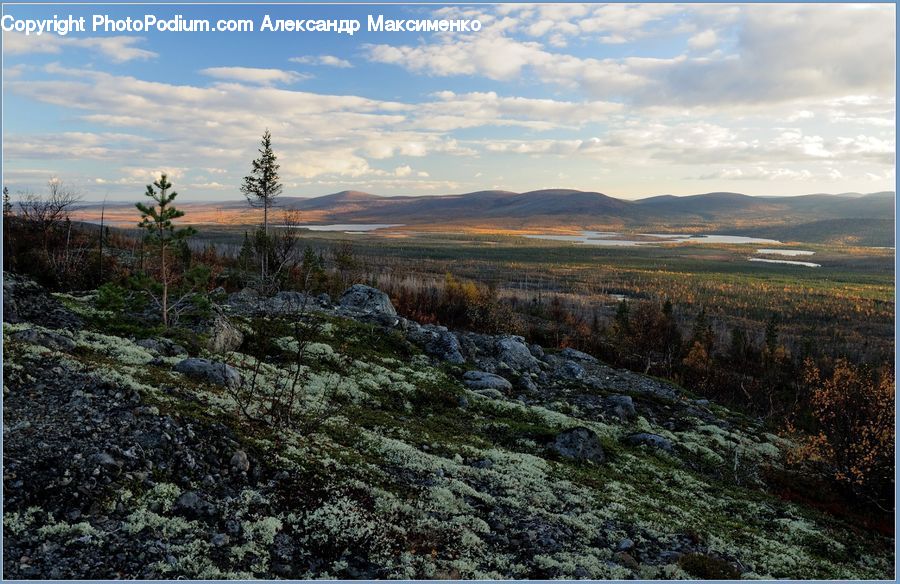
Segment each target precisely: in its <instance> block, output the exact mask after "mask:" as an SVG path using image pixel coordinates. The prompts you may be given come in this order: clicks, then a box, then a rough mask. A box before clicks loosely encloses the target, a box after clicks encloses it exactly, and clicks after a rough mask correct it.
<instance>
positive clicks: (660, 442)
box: [625, 432, 673, 452]
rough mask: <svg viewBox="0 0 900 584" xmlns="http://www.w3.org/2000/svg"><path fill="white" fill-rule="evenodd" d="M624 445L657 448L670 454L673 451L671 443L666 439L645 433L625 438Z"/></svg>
mask: <svg viewBox="0 0 900 584" xmlns="http://www.w3.org/2000/svg"><path fill="white" fill-rule="evenodd" d="M625 443H626V444H629V445H631V446H640V445H645V446H650V447H651V448H659V449H660V450H665V451H666V452H672V450H673V447H672V442H671V441H670V440H669V439H668V438H663V437H662V436H659V435H658V434H650V433H647V432H641V433H639V434H631V435H629V436H626V437H625Z"/></svg>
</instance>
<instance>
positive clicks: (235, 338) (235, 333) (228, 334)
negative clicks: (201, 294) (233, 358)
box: [200, 307, 244, 355]
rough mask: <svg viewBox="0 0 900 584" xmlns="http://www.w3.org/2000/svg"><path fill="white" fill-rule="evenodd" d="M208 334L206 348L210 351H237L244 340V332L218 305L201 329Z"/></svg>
mask: <svg viewBox="0 0 900 584" xmlns="http://www.w3.org/2000/svg"><path fill="white" fill-rule="evenodd" d="M200 332H202V333H204V334H206V335H207V337H208V340H207V341H206V349H207V350H208V351H209V352H210V353H216V354H220V355H221V354H224V353H228V352H230V351H236V350H237V349H238V348H239V347H240V346H241V343H243V342H244V334H243V333H242V332H241V331H239V330H238V329H237V328H235V326H234V325H233V324H231V321H230V320H228V317H227V316H225V314H224V313H223V312H222V310H221V309H220V308H218V307H215V308H214V313H213V317H212V319H210V320H209V321H208V322H207V323H206V325H205V326H204V327H203V329H202V330H201V331H200Z"/></svg>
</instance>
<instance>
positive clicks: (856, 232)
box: [77, 189, 894, 242]
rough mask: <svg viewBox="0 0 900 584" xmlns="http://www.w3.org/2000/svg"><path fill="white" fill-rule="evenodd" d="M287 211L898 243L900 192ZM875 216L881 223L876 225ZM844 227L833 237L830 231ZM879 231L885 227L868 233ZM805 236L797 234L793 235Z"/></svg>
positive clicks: (360, 203)
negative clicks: (898, 197) (898, 196)
mask: <svg viewBox="0 0 900 584" xmlns="http://www.w3.org/2000/svg"><path fill="white" fill-rule="evenodd" d="M180 207H181V208H183V209H184V210H185V211H186V212H187V213H188V216H187V218H188V219H189V220H191V221H192V222H198V223H204V222H222V223H231V224H235V223H246V224H250V223H255V222H257V220H258V219H257V217H256V214H257V213H256V212H255V211H254V210H252V209H250V208H248V206H247V204H246V202H245V201H244V200H243V199H238V198H235V199H232V200H230V201H227V202H221V203H183V204H182V205H180ZM278 207H279V208H281V209H288V210H293V211H297V212H298V214H297V218H298V220H299V221H301V222H303V223H311V224H327V223H385V224H402V225H405V226H417V227H429V228H434V229H455V230H465V229H474V228H479V229H482V228H494V229H516V230H522V229H603V228H615V229H623V228H624V229H642V228H651V227H652V228H655V229H669V230H686V231H690V232H703V231H712V230H720V229H723V228H728V229H731V230H737V229H740V230H742V231H745V232H746V231H748V230H756V232H758V233H764V232H766V231H765V229H769V228H773V227H777V228H779V229H782V230H783V229H793V228H797V227H799V226H805V227H804V232H809V233H810V234H812V233H813V232H815V235H816V240H817V241H826V240H839V239H841V238H843V237H845V236H846V237H849V238H850V239H854V238H856V239H858V238H860V237H862V236H863V235H864V234H867V233H868V235H866V239H867V240H873V241H879V242H884V241H888V240H892V239H893V225H892V222H886V221H885V219H888V218H893V215H894V193H893V192H879V193H871V194H865V195H861V194H859V193H845V194H840V195H825V194H812V195H802V196H796V197H774V196H773V197H769V196H749V195H744V194H740V193H731V192H711V193H704V194H698V195H690V196H673V195H660V196H656V197H649V198H645V199H639V200H636V201H629V200H624V199H617V198H615V197H611V196H609V195H606V194H603V193H600V192H593V191H578V190H571V189H545V190H536V191H529V192H524V193H515V192H510V191H500V190H487V191H477V192H472V193H465V194H453V195H442V196H411V197H406V196H390V197H382V196H378V195H374V194H371V193H364V192H359V191H342V192H339V193H334V194H330V195H325V196H322V197H313V198H301V197H288V196H283V197H280V198H279V199H278ZM99 214H100V205H99V204H93V205H83V206H82V207H81V208H80V209H79V210H78V213H77V216H78V218H79V219H83V220H94V221H96V220H97V219H98V218H99ZM106 218H107V221H109V222H112V223H131V222H133V221H134V220H135V219H136V215H135V213H134V207H133V206H132V205H130V204H112V205H107V208H106ZM870 219H878V220H880V221H877V222H872V221H868V220H870ZM832 229H837V231H836V232H834V233H830V232H829V230H832ZM872 229H874V230H876V231H877V233H875V234H874V235H873V234H871V233H869V231H871V230H872ZM792 239H796V238H792Z"/></svg>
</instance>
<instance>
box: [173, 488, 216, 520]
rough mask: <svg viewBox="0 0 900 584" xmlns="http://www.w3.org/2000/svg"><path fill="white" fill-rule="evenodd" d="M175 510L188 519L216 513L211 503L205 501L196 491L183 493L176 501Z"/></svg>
mask: <svg viewBox="0 0 900 584" xmlns="http://www.w3.org/2000/svg"><path fill="white" fill-rule="evenodd" d="M175 510H176V511H177V512H179V513H180V514H182V515H185V516H187V517H203V516H206V515H213V514H215V512H216V508H215V507H214V506H213V505H212V504H211V503H209V502H207V501H205V500H203V499H202V498H201V497H200V496H199V495H198V494H197V493H195V492H194V491H185V492H183V493H181V495H180V496H179V497H178V499H177V500H176V501H175Z"/></svg>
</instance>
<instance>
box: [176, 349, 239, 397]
mask: <svg viewBox="0 0 900 584" xmlns="http://www.w3.org/2000/svg"><path fill="white" fill-rule="evenodd" d="M174 369H175V371H177V372H179V373H181V374H183V375H185V376H187V377H190V378H191V379H196V380H198V381H205V382H206V383H212V384H214V385H220V386H222V387H227V388H229V389H235V388H237V387H239V386H240V385H241V375H240V373H238V372H237V370H235V369H234V368H233V367H231V366H230V365H227V364H225V363H221V362H216V361H210V360H209V359H197V358H194V357H192V358H190V359H185V360H184V361H180V362H179V363H178V364H177V365H175V367H174Z"/></svg>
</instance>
